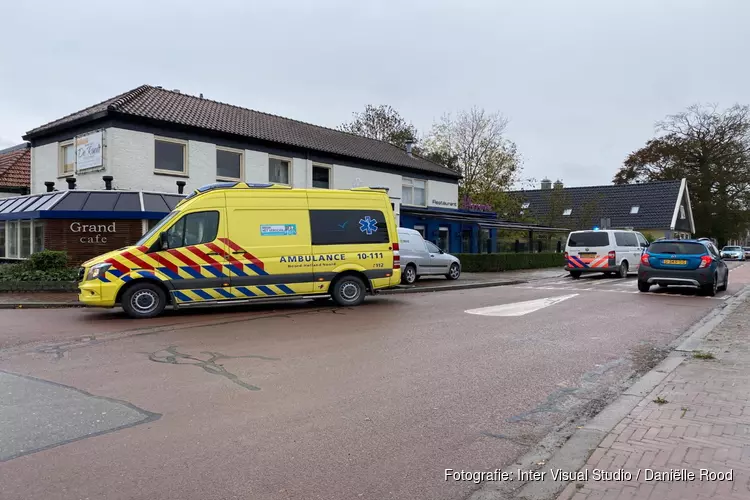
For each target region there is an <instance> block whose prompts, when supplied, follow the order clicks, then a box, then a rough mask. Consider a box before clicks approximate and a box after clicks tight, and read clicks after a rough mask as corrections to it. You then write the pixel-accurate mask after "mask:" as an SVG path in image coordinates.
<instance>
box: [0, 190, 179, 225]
mask: <svg viewBox="0 0 750 500" xmlns="http://www.w3.org/2000/svg"><path fill="white" fill-rule="evenodd" d="M184 198H185V196H184V195H181V194H172V193H150V192H141V191H78V190H71V191H56V192H52V193H44V194H32V195H25V196H14V197H12V198H7V199H2V200H0V220H17V219H71V218H73V219H157V220H158V219H161V218H163V217H164V216H165V215H167V214H168V213H169V212H171V211H172V210H173V209H174V207H175V206H176V205H177V203H179V202H180V200H182V199H184Z"/></svg>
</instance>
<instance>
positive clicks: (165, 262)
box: [148, 253, 179, 273]
mask: <svg viewBox="0 0 750 500" xmlns="http://www.w3.org/2000/svg"><path fill="white" fill-rule="evenodd" d="M148 256H149V257H151V258H152V259H154V260H155V261H156V262H158V263H159V264H161V265H162V266H164V267H166V268H167V269H169V270H170V271H172V272H175V273H177V272H178V271H179V268H178V267H177V265H176V264H174V263H172V262H170V261H168V260H167V259H165V258H164V257H162V256H161V255H159V254H158V253H152V254H149V255H148Z"/></svg>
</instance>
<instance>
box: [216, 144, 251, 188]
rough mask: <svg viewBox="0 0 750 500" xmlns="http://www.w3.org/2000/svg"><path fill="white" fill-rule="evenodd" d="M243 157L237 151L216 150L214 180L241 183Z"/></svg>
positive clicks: (240, 152)
mask: <svg viewBox="0 0 750 500" xmlns="http://www.w3.org/2000/svg"><path fill="white" fill-rule="evenodd" d="M242 160H243V155H242V151H240V150H237V149H227V148H216V178H217V179H219V180H233V181H241V180H242V178H243V173H244V172H243V170H244V169H243V161H242Z"/></svg>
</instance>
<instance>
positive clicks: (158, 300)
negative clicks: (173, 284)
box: [122, 282, 167, 319]
mask: <svg viewBox="0 0 750 500" xmlns="http://www.w3.org/2000/svg"><path fill="white" fill-rule="evenodd" d="M166 305H167V296H166V295H165V294H164V290H162V289H161V288H160V287H159V286H157V285H155V284H153V283H148V282H145V283H136V284H134V285H133V286H131V287H130V288H128V289H127V290H125V293H124V294H123V295H122V308H123V309H124V310H125V312H126V313H128V316H130V317H131V318H136V319H143V318H153V317H154V316H158V315H160V314H161V313H162V311H164V307H166Z"/></svg>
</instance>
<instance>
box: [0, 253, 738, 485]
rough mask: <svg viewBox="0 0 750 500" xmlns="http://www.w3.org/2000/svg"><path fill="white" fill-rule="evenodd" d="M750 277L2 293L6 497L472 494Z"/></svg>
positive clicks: (644, 365) (597, 402)
mask: <svg viewBox="0 0 750 500" xmlns="http://www.w3.org/2000/svg"><path fill="white" fill-rule="evenodd" d="M732 266H733V267H734V265H732ZM746 283H750V266H747V267H740V268H737V269H735V270H733V271H732V273H731V275H730V289H729V291H728V292H726V293H724V294H720V295H719V296H717V297H715V298H705V297H699V296H695V294H694V293H692V292H687V291H685V290H678V289H671V288H670V289H667V290H656V288H654V290H655V293H648V294H643V293H638V292H637V291H636V285H635V280H634V278H630V279H628V280H617V279H612V278H609V279H607V278H584V279H581V280H576V281H573V280H570V279H569V278H565V279H563V278H554V279H547V280H541V281H536V282H534V283H530V284H527V285H519V286H507V287H495V288H484V289H474V290H464V291H451V292H440V293H427V294H409V295H403V296H400V295H396V296H384V297H375V298H371V299H370V300H368V301H367V302H366V303H365V305H363V306H361V307H358V308H354V309H335V308H332V307H323V308H321V307H318V306H312V305H310V304H309V303H294V304H287V305H284V306H273V307H272V306H254V307H244V308H239V309H222V310H213V311H192V312H190V313H189V314H186V313H182V312H180V313H172V314H169V315H167V316H165V317H162V318H158V319H155V320H148V321H131V320H128V319H126V318H125V317H124V316H123V315H122V314H121V313H118V312H116V311H104V312H101V311H96V310H80V309H65V310H34V311H23V310H3V311H0V325H3V326H2V328H1V329H2V332H1V333H0V370H1V372H0V394H3V399H2V401H0V447H1V448H2V453H1V454H0V477H2V486H1V488H2V489H1V490H0V498H2V499H3V500H5V499H7V500H11V499H19V500H20V499H24V500H26V499H31V498H44V499H45V500H53V499H66V500H67V499H81V498H91V499H94V498H96V499H154V498H158V499H180V500H191V499H201V500H202V499H222V500H223V499H233V498H237V499H256V498H257V499H270V500H281V499H305V500H307V499H326V500H336V499H350V498H355V499H356V498H366V499H377V500H381V499H410V500H413V499H422V498H425V499H459V498H464V497H465V496H466V495H467V494H468V493H469V492H470V490H471V489H472V485H471V483H454V482H445V481H444V469H446V468H452V469H456V470H460V469H465V470H489V469H495V468H499V467H503V466H505V465H508V464H510V463H511V462H512V461H513V460H514V459H515V458H516V457H517V456H518V455H520V454H521V453H523V452H524V451H525V450H526V449H528V448H529V447H530V446H532V445H533V444H535V443H536V442H538V441H539V440H540V439H541V438H542V437H543V436H544V435H545V434H546V433H547V432H549V431H550V430H551V429H553V428H554V427H555V426H556V425H558V424H560V423H561V422H563V421H565V420H566V419H568V418H570V417H571V416H572V415H576V414H579V413H582V412H583V413H594V412H596V411H598V409H600V408H601V406H602V405H604V404H606V402H607V401H608V400H609V399H611V398H612V397H613V396H614V394H615V393H616V391H617V390H619V387H620V386H621V385H622V383H623V382H624V381H625V380H626V379H627V377H629V376H631V375H632V372H633V370H634V369H638V370H645V369H648V367H649V366H650V365H651V364H653V362H655V361H654V360H655V359H657V358H658V352H659V349H660V348H663V347H664V346H666V345H667V344H669V343H670V342H671V341H672V340H674V339H675V338H676V337H678V336H679V335H680V334H681V333H682V332H684V331H685V330H686V329H687V328H688V327H689V326H690V325H691V324H693V323H694V322H696V321H698V320H699V319H700V318H702V317H703V316H704V315H705V314H707V313H708V312H709V311H710V310H711V309H712V308H714V307H718V306H721V304H722V303H723V301H724V299H726V297H728V296H729V295H731V294H733V293H735V292H737V291H739V290H740V289H741V287H743V286H744V285H745V284H746ZM530 301H533V302H530ZM519 302H523V303H524V304H521V305H519V304H518V303H519ZM466 311H471V313H467V312H466Z"/></svg>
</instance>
